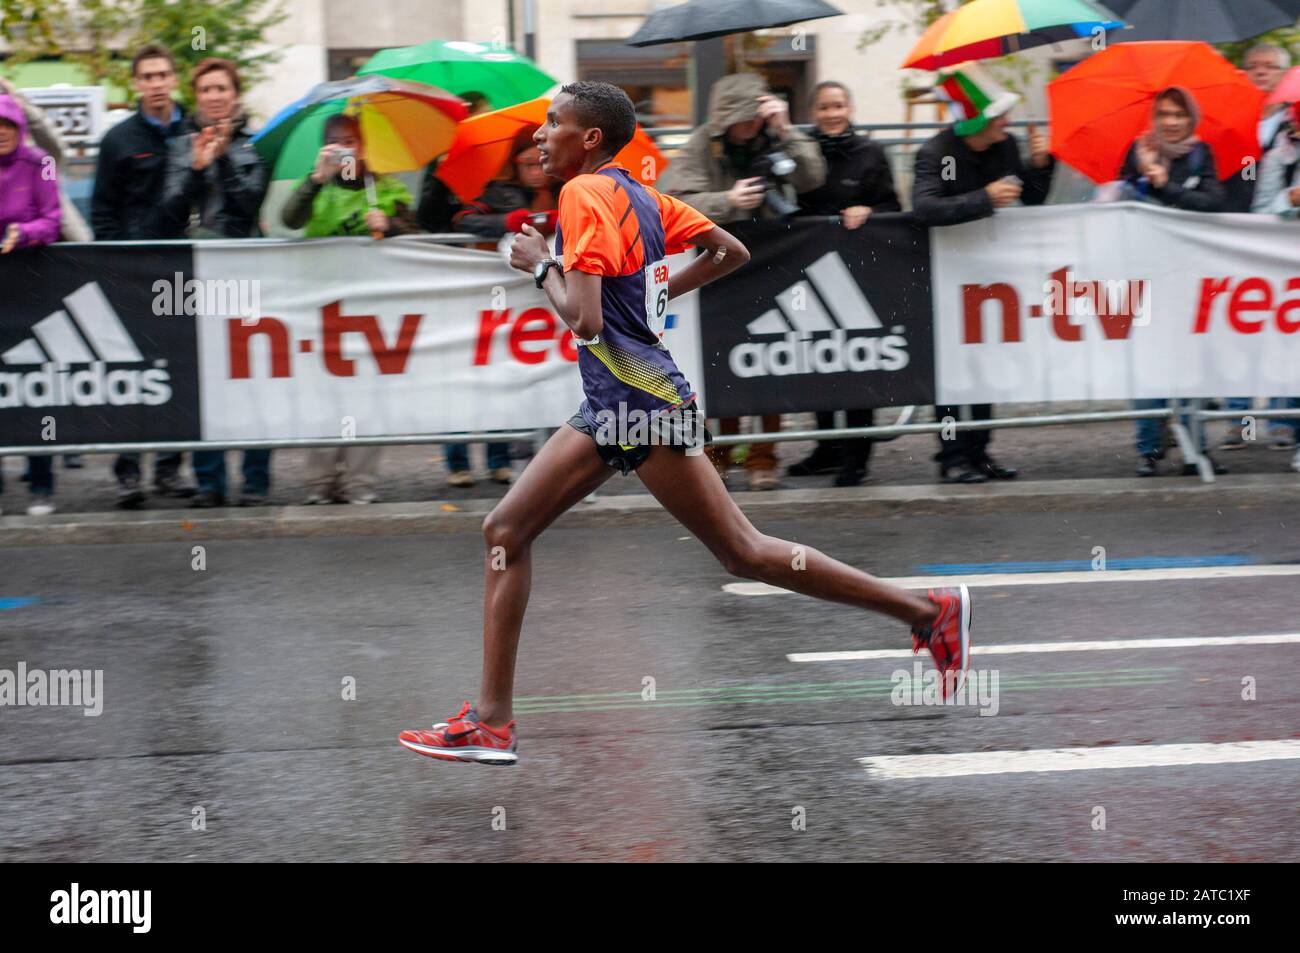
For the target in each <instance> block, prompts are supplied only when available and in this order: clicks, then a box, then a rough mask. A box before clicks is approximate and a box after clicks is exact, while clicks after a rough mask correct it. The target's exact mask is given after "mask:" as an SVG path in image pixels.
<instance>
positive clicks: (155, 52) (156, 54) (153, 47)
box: [131, 43, 176, 77]
mask: <svg viewBox="0 0 1300 953" xmlns="http://www.w3.org/2000/svg"><path fill="white" fill-rule="evenodd" d="M145 60H166V61H167V62H168V64H169V65H170V66H171V68H172V72H173V73H174V72H176V57H175V56H173V55H172V51H171V50H169V49H167V47H165V46H163V45H162V44H161V43H146V44H145V45H144V46H142V47H140V49H138V50H136V51H135V56H133V57H131V76H132V77H134V76H135V74H136V72H137V71H138V70H139V68H140V64H141V63H143V62H144V61H145Z"/></svg>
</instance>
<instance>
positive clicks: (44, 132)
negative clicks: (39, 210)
mask: <svg viewBox="0 0 1300 953" xmlns="http://www.w3.org/2000/svg"><path fill="white" fill-rule="evenodd" d="M0 93H5V94H7V95H9V96H12V97H13V99H14V100H15V101H16V102H17V103H18V105H19V106H20V107H22V110H23V115H24V116H25V117H26V118H27V134H28V135H29V136H31V138H32V142H33V143H34V144H35V146H36V148H37V149H40V150H42V151H43V152H46V153H48V154H49V155H50V157H51V158H52V159H53V160H54V165H55V168H56V169H57V170H58V173H59V175H60V176H62V174H63V164H64V158H65V156H66V155H67V147H66V146H65V145H64V142H63V137H62V136H60V135H59V131H58V130H57V129H55V128H54V124H53V123H52V122H50V120H49V119H48V118H47V117H46V115H45V110H43V109H41V108H40V107H39V106H36V105H34V104H32V103H31V102H30V101H29V100H28V99H27V97H26V96H24V95H23V94H22V93H20V92H19V91H18V90H17V89H15V88H14V84H13V83H11V82H10V81H9V80H7V79H5V78H4V77H3V76H0ZM59 217H60V225H59V237H60V238H62V240H63V241H65V242H88V241H90V240H91V239H92V237H93V236H92V235H91V233H90V226H89V225H87V224H86V220H85V219H84V218H82V217H81V213H80V212H78V211H77V206H76V205H74V204H73V202H72V199H70V198H69V197H68V193H67V192H66V191H65V190H64V188H63V186H62V185H61V184H60V185H59Z"/></svg>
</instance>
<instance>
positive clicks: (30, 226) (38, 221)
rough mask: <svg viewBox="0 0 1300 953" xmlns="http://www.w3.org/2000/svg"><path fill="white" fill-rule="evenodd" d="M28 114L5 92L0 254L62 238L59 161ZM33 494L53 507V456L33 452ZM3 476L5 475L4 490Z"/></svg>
mask: <svg viewBox="0 0 1300 953" xmlns="http://www.w3.org/2000/svg"><path fill="white" fill-rule="evenodd" d="M26 135H27V117H26V116H25V115H24V114H23V108H22V106H21V105H19V103H18V101H17V100H15V99H14V98H13V97H12V96H0V255H7V254H9V253H10V252H11V251H13V250H14V249H15V248H28V247H31V246H33V245H48V244H49V243H50V242H57V241H58V240H59V221H60V213H59V182H58V176H57V174H56V173H55V168H54V162H53V160H51V159H49V157H48V156H47V155H46V154H45V153H44V152H41V150H39V149H34V148H32V147H31V146H29V145H27V144H26V143H25V142H24V141H23V140H24V138H25V137H26ZM32 442H33V443H34V442H35V439H34V438H33V440H32ZM27 462H28V469H29V471H30V473H29V477H28V481H29V489H30V490H31V493H32V502H31V505H30V506H28V507H27V513H28V514H29V515H31V516H44V515H47V514H49V513H53V512H54V506H53V505H52V504H51V503H50V497H51V496H53V494H54V471H53V462H54V458H53V457H49V456H39V457H28V458H27ZM3 491H4V478H3V474H0V492H3Z"/></svg>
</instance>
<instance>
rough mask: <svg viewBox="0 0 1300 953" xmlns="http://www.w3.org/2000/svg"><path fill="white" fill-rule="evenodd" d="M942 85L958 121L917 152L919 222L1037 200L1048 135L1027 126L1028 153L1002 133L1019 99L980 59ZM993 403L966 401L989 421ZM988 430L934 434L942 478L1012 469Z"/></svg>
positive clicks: (1044, 180) (975, 479)
mask: <svg viewBox="0 0 1300 953" xmlns="http://www.w3.org/2000/svg"><path fill="white" fill-rule="evenodd" d="M940 92H941V93H942V94H943V95H944V96H946V98H948V99H949V100H950V101H951V102H952V106H953V112H954V113H955V115H956V117H957V122H956V123H955V124H954V125H953V127H952V128H951V129H945V130H944V131H943V132H941V133H939V134H938V135H937V136H935V137H934V138H933V139H931V140H930V141H929V142H927V143H926V144H925V145H924V146H922V147H921V149H920V151H919V152H917V154H916V166H915V172H916V175H915V181H914V183H913V186H912V208H913V210H914V212H915V214H916V217H917V219H918V220H919V221H920V222H921V223H922V224H923V225H931V226H940V225H959V224H961V223H963V222H973V221H975V220H977V219H981V218H988V217H989V216H990V215H993V214H994V213H995V212H996V211H997V210H998V209H1000V208H1007V207H1008V206H1010V205H1013V204H1014V203H1016V202H1017V201H1019V202H1022V203H1023V204H1025V205H1042V204H1043V203H1044V202H1046V201H1047V194H1048V192H1049V191H1050V190H1051V188H1052V172H1053V171H1054V169H1055V160H1054V159H1053V158H1052V155H1051V153H1050V151H1049V146H1048V140H1047V136H1045V135H1043V134H1042V133H1040V132H1039V131H1038V130H1037V129H1036V128H1034V127H1033V126H1031V127H1030V129H1029V138H1030V141H1029V150H1030V159H1029V162H1028V164H1026V163H1025V162H1024V161H1023V160H1022V159H1021V157H1020V146H1019V145H1018V144H1017V142H1016V140H1015V139H1014V138H1013V137H1012V136H1011V135H1010V134H1008V132H1007V125H1008V123H1009V117H1008V115H1007V114H1008V113H1009V112H1010V111H1011V109H1012V108H1013V107H1014V106H1015V105H1016V104H1017V103H1018V102H1019V101H1020V97H1019V96H1018V95H1016V94H1015V93H1010V92H1006V91H1004V90H1001V89H999V88H998V86H997V84H996V83H995V82H994V81H993V79H992V77H991V76H989V75H988V73H986V72H985V71H984V70H983V68H982V67H980V66H978V65H977V64H969V65H967V66H964V67H963V68H962V69H960V70H958V71H957V72H955V73H953V74H952V75H950V76H948V77H946V78H945V79H944V81H943V83H942V85H941V89H940ZM961 410H962V408H960V407H955V406H954V407H936V408H935V419H936V420H944V419H946V418H951V419H953V420H960V419H961V417H962V413H961ZM992 418H993V406H992V405H991V404H975V405H973V406H972V407H971V408H970V419H971V420H991V419H992ZM992 437H993V434H992V431H989V430H962V431H957V432H955V433H954V434H953V435H952V439H944V436H943V435H942V434H941V435H940V438H939V452H938V453H937V454H935V458H934V459H935V461H936V462H937V463H938V464H939V477H940V479H942V480H943V481H944V482H945V483H983V482H985V481H986V480H988V479H990V478H992V479H995V480H1011V479H1014V478H1015V477H1016V475H1017V471H1016V470H1015V469H1014V468H1012V467H1004V466H1001V465H1000V464H998V463H997V462H995V461H994V460H993V458H992V457H991V456H989V452H988V446H989V443H990V441H991V440H992Z"/></svg>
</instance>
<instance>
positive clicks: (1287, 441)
mask: <svg viewBox="0 0 1300 953" xmlns="http://www.w3.org/2000/svg"><path fill="white" fill-rule="evenodd" d="M1296 446H1297V445H1296V439H1295V431H1293V430H1291V429H1289V428H1288V429H1286V430H1279V431H1278V432H1277V433H1275V434H1274V435H1273V449H1274V450H1281V451H1283V452H1284V453H1289V452H1291V451H1292V450H1294V449H1295V448H1296Z"/></svg>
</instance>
